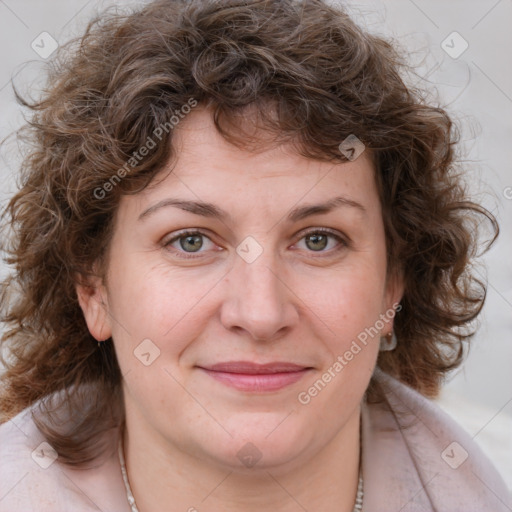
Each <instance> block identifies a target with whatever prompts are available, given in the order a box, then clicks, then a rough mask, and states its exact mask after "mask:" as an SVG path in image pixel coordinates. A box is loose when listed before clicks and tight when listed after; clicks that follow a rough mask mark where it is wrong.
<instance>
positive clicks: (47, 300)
mask: <svg viewBox="0 0 512 512" xmlns="http://www.w3.org/2000/svg"><path fill="white" fill-rule="evenodd" d="M66 51H67V53H65V52H66ZM61 52H62V56H61V58H60V59H59V61H58V65H57V64H56V65H55V67H54V70H53V72H52V73H51V74H50V77H49V85H48V91H47V93H46V94H45V96H44V97H43V98H42V99H41V101H40V102H38V103H35V104H31V105H28V104H27V103H24V104H25V105H26V106H30V107H31V108H32V109H33V111H34V116H33V118H32V120H31V123H30V125H29V126H28V127H27V128H26V129H25V131H26V132H27V134H26V137H28V138H29V140H31V141H32V143H33V144H34V146H33V150H32V152H31V153H30V154H29V155H28V156H27V158H26V160H25V161H24V164H23V169H22V173H23V176H22V177H23V180H22V187H21V189H20V191H19V192H18V193H17V194H16V195H15V196H14V197H13V198H12V200H11V202H10V204H9V205H8V208H7V210H6V217H5V218H6V223H5V225H6V226H10V227H11V228H12V229H13V237H12V239H11V242H10V245H9V247H7V249H9V252H10V259H9V261H10V263H11V264H13V265H14V273H13V275H12V276H11V277H10V278H9V279H7V280H6V281H5V282H4V286H3V296H2V308H3V320H4V322H5V323H6V325H7V327H8V328H7V331H6V333H5V334H4V336H3V346H4V348H5V353H6V354H8V355H6V357H5V365H6V368H7V369H6V372H5V374H4V376H3V387H2V391H1V398H0V404H1V408H2V411H3V414H4V416H5V418H4V419H5V420H8V421H5V423H4V424H3V425H2V426H1V427H0V439H1V440H2V443H1V446H2V448H1V455H2V457H1V459H0V460H1V471H2V479H1V484H0V485H1V487H0V497H1V500H0V510H1V511H7V510H9V511H10V512H12V511H24V512H26V511H29V510H38V511H50V510H51V511H57V510H59V511H60V510H62V511H69V510H73V511H89V510H102V511H129V510H132V511H135V510H139V511H141V512H145V511H160V510H166V511H167V510H172V511H181V510H183V511H218V510H223V511H230V510H235V509H236V510H243V511H247V512H249V511H253V510H275V511H280V512H288V511H292V510H293V511H295V510H311V511H312V510H321V511H325V512H331V511H332V512H334V511H346V512H349V511H352V510H364V511H365V512H370V511H379V512H387V511H393V512H395V511H398V510H401V511H413V510H414V511H416V510H428V511H444V510H450V511H455V510H460V511H470V510H475V511H476V510H478V511H482V510H493V511H500V510H510V507H511V506H512V505H511V504H510V497H509V496H508V492H507V489H506V487H505V485H504V483H503V481H502V480H501V478H500V476H499V475H498V474H497V472H496V470H495V469H494V468H493V466H492V464H491V463H490V462H489V461H488V459H487V458H486V457H485V456H484V455H483V454H482V453H481V452H480V450H479V449H478V448H477V446H476V445H475V444H474V443H473V442H472V440H471V439H470V438H469V436H468V435H467V434H465V433H464V432H463V431H462V430H461V429H460V427H458V426H456V425H455V424H454V423H453V422H452V421H451V420H450V419H449V418H447V417H446V416H445V415H444V414H443V413H441V412H440V411H439V410H438V409H437V408H436V407H435V406H434V405H433V404H432V403H431V402H430V401H429V400H428V397H434V396H435V395H436V393H437V392H438V389H439V386H440V383H441V381H442V378H443V376H444V375H445V374H446V372H448V371H449V370H451V369H453V368H455V367H457V366H458V365H459V364H460V363H461V360H462V355H463V347H464V344H465V342H467V341H468V340H469V339H470V337H471V335H472V332H471V330H470V328H469V327H468V325H469V323H470V322H471V321H472V320H473V319H475V318H476V316H477V315H478V313H479V312H480V310H481V308H482V305H483V301H484V296H485V286H484V285H483V284H482V283H480V282H479V281H477V280H476V279H475V278H474V276H473V275H472V274H471V271H470V270H471V269H470V266H469V264H470V261H471V258H472V256H473V255H474V252H475V250H476V248H477V244H478V239H477V237H476V235H475V233H476V231H475V230H474V229H473V226H474V225H472V224H471V222H472V221H474V223H480V222H482V219H488V220H489V221H490V222H491V224H492V225H493V227H494V228H495V229H496V230H497V227H496V224H495V220H494V218H493V217H492V215H491V214H490V213H488V212H487V211H486V210H485V209H484V208H482V207H480V206H478V205H476V204H474V203H472V202H470V201H469V200H468V199H467V198H466V197H465V195H464V191H463V185H462V183H461V182H460V181H459V178H458V177H457V174H456V172H455V171H456V170H457V167H456V164H455V159H454V149H453V145H454V144H455V142H456V133H455V131H454V129H453V127H452V124H451V121H450V119H449V117H448V116H447V114H446V112H445V111H444V110H442V109H441V108H437V107H434V106H429V105H425V104H423V102H422V101H421V99H420V96H419V94H417V93H416V92H415V91H413V90H411V89H408V88H407V87H406V86H405V85H404V83H403V82H402V80H401V78H400V73H399V71H400V69H401V63H400V59H399V57H398V55H397V54H396V53H395V51H394V50H393V48H392V47H391V46H390V45H389V44H388V43H387V42H385V41H384V40H383V39H380V38H377V37H374V36H370V35H369V34H366V33H364V32H362V31H361V30H360V29H359V28H358V27H357V26H356V25H355V24H354V23H353V22H352V21H351V20H350V19H349V18H348V16H347V15H346V14H345V13H344V12H343V11H341V10H339V9H335V8H333V7H329V6H327V5H326V4H324V3H323V2H321V1H319V0H304V1H301V2H294V1H291V0H284V1H283V0H280V1H277V0H275V1H265V2H261V1H248V0H226V1H224V0H223V1H220V2H211V1H206V2H205V1H192V2H189V1H187V2H185V1H172V2H171V1H169V0H165V1H154V2H151V3H149V4H148V5H146V6H145V7H143V8H141V9H140V10H139V11H138V12H135V13H134V14H132V15H129V16H120V15H109V16H107V15H104V16H101V17H100V18H98V19H97V20H95V21H93V22H92V23H91V24H90V26H89V27H88V29H87V31H86V34H85V35H84V36H83V38H81V40H80V41H79V42H78V44H77V45H76V46H71V47H69V48H68V49H67V50H61ZM64 53H65V54H64ZM20 101H22V102H23V100H22V99H21V98H20Z"/></svg>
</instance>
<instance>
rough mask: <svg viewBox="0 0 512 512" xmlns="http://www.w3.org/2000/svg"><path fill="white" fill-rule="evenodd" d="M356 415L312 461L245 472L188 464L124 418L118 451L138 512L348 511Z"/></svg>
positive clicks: (136, 421)
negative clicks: (170, 510) (133, 433)
mask: <svg viewBox="0 0 512 512" xmlns="http://www.w3.org/2000/svg"><path fill="white" fill-rule="evenodd" d="M359 413H360V411H359V408H358V409H357V410H356V411H355V412H354V414H353V415H352V416H351V417H350V418H349V420H348V421H347V423H346V424H345V425H344V427H343V429H342V430H340V431H339V432H338V433H337V434H336V436H335V437H334V438H333V439H331V441H330V442H329V443H328V444H327V445H325V446H324V447H323V448H322V449H320V450H319V451H318V452H317V453H316V454H315V455H314V457H309V458H307V457H305V458H301V457H300V456H299V457H297V459H295V460H294V461H292V462H290V463H288V464H286V465H281V466H274V467H259V468H257V467H254V468H252V469H247V470H245V471H241V470H240V469H239V468H231V467H222V466H220V465H219V464H215V463H212V462H208V461H207V460H205V458H200V456H199V457H194V456H193V455H190V453H186V452H185V451H183V449H181V447H180V446H176V445H174V444H172V443H170V442H169V441H168V440H164V439H163V438H161V437H159V436H157V435H155V433H154V432H152V433H150V432H147V430H146V424H145V422H143V421H141V418H138V417H137V416H136V415H134V416H129V415H127V421H126V425H127V428H126V429H125V431H124V435H123V437H124V451H125V457H126V466H127V474H128V480H129V482H130V486H131V489H132V491H133V495H134V497H135V500H136V503H137V507H138V509H139V512H146V511H152V512H160V511H164V510H165V511H168V510H169V504H172V510H176V511H187V512H199V511H200V512H213V511H218V510H223V511H225V512H234V511H237V512H240V511H243V512H253V511H254V512H255V511H258V512H259V511H260V510H262V509H263V510H273V511H275V512H292V511H293V512H295V511H297V510H299V509H301V508H302V509H305V510H322V511H323V512H352V510H353V507H354V502H355V497H356V492H357V484H358V477H359V456H360V453H359V443H360V434H359V422H360V419H359ZM129 432H137V435H134V436H130V435H129ZM148 441H150V442H148ZM151 441H152V442H151Z"/></svg>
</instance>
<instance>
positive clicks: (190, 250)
mask: <svg viewBox="0 0 512 512" xmlns="http://www.w3.org/2000/svg"><path fill="white" fill-rule="evenodd" d="M205 240H206V241H207V243H206V250H208V249H212V248H213V246H214V244H213V242H212V241H211V240H210V239H209V238H208V237H207V236H206V235H205V234H204V233H202V232H201V231H193V230H192V231H182V232H181V233H178V234H176V235H174V236H173V237H172V238H170V239H168V240H165V241H164V242H163V244H162V245H163V246H164V247H165V248H166V249H169V250H172V252H175V253H176V254H177V255H178V256H179V257H181V258H194V257H195V256H192V255H193V254H194V253H196V254H201V253H203V252H205V251H201V249H203V248H204V247H205ZM208 245H210V247H208ZM188 254H189V255H190V256H188Z"/></svg>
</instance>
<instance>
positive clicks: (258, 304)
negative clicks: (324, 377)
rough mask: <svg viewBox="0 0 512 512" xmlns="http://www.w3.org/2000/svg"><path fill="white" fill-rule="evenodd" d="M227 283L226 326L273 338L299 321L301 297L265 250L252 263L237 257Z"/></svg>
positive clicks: (259, 337) (261, 338)
mask: <svg viewBox="0 0 512 512" xmlns="http://www.w3.org/2000/svg"><path fill="white" fill-rule="evenodd" d="M225 285H226V287H227V292H226V296H227V298H226V299H225V300H224V302H223V304H222V307H221V322H222V324H223V325H224V327H225V328H226V329H228V330H231V331H239V332H240V333H241V332H245V333H247V334H248V335H249V336H250V337H251V338H253V339H254V340H258V341H271V340H274V339H276V338H278V337H281V336H283V335H284V334H285V333H287V332H289V331H290V330H291V329H292V328H293V327H294V326H295V325H296V324H297V322H298V319H299V312H298V308H297V301H298V300H299V299H298V298H297V296H296V295H295V294H294V293H293V290H292V288H291V286H290V283H287V282H286V276H285V275H284V273H283V272H282V270H281V269H280V268H278V265H277V264H276V262H275V259H274V258H273V257H272V256H267V255H266V253H265V252H264V253H263V254H262V255H260V256H259V258H258V259H257V260H256V261H254V262H252V263H247V262H246V261H244V260H243V259H242V258H239V257H237V260H236V262H235V264H234V267H233V269H232V270H231V272H229V274H228V275H227V276H226V282H225Z"/></svg>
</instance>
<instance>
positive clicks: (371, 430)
mask: <svg viewBox="0 0 512 512" xmlns="http://www.w3.org/2000/svg"><path fill="white" fill-rule="evenodd" d="M374 379H375V382H376V384H377V385H378V387H379V388H380V389H381V390H382V393H381V394H382V400H381V401H379V402H376V403H373V402H372V403H368V401H367V400H364V401H363V402H362V404H361V449H362V452H361V453H362V471H363V478H364V500H363V511H364V512H510V511H512V498H511V495H510V492H509V490H508V489H507V487H506V485H505V483H504V482H503V479H502V478H501V477H500V475H499V474H498V472H497V471H496V469H495V468H494V467H493V465H492V463H491V462H490V461H489V459H488V458H487V456H486V455H484V453H483V452H482V451H481V449H480V448H479V447H478V445H477V444H476V443H475V442H474V441H473V440H472V439H471V437H470V436H469V435H468V434H467V433H466V432H465V431H464V430H463V429H462V428H461V427H460V426H458V425H457V424H456V423H455V422H454V421H453V420H452V419H451V418H450V417H449V416H448V415H447V414H446V413H444V412H443V411H442V410H441V409H440V408H439V407H438V406H437V405H436V404H435V403H434V402H432V401H430V400H428V399H427V398H425V397H423V396H422V395H420V394H419V393H418V392H416V391H415V390H413V389H411V388H409V387H407V386H406V385H405V384H403V383H401V382H399V381H398V380H396V379H394V378H392V377H390V376H389V375H386V374H384V373H383V372H381V371H380V370H377V371H376V372H375V375H374ZM44 442H45V441H44V438H43V437H42V435H41V433H40V432H39V431H38V429H37V428H36V426H35V424H34V422H33V420H32V417H31V414H30V408H29V409H26V410H25V411H23V412H21V413H20V414H18V415H17V416H16V417H15V418H13V419H12V420H10V421H8V422H6V423H4V424H2V425H1V426H0V512H93V511H94V512H98V510H100V511H102V512H130V510H131V509H130V506H129V504H128V501H127V498H126V490H125V487H124V483H123V480H122V476H121V468H120V463H119V460H118V456H117V451H115V453H113V454H112V456H110V457H109V458H108V459H107V460H106V461H105V462H104V463H103V464H102V465H100V466H97V467H94V468H89V469H81V470H76V469H71V468H69V467H67V466H64V465H63V464H61V463H60V462H59V461H58V459H57V460H52V459H51V457H50V458H48V457H46V458H45V459H44V464H43V466H44V465H47V464H49V463H51V464H50V465H49V466H48V467H47V468H44V467H41V465H40V464H39V463H38V451H37V450H35V449H36V448H38V447H41V443H44ZM40 449H41V448H39V450H40ZM42 449H43V450H44V449H45V448H44V445H42ZM34 450H35V451H34ZM315 512H316V511H315Z"/></svg>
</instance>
